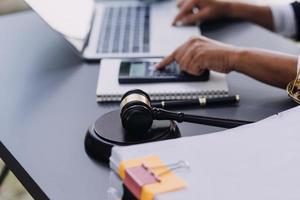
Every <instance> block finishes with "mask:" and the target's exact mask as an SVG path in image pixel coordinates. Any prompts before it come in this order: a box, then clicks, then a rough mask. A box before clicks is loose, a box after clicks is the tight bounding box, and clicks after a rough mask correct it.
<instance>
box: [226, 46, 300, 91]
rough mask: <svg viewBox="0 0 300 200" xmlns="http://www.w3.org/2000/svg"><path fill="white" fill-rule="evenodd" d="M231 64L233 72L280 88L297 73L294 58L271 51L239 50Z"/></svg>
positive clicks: (295, 58)
mask: <svg viewBox="0 0 300 200" xmlns="http://www.w3.org/2000/svg"><path fill="white" fill-rule="evenodd" d="M231 62H232V63H231V65H232V66H233V69H234V70H235V71H237V72H241V73H243V74H246V75H248V76H251V77H253V78H255V79H257V80H259V81H262V82H265V83H268V84H271V85H274V86H277V87H280V88H285V87H286V86H287V84H288V83H289V82H290V81H291V80H293V79H295V77H296V73H297V57H296V56H292V55H287V54H280V53H275V52H271V51H264V50H259V49H239V50H237V51H235V52H234V53H233V55H232V61H231Z"/></svg>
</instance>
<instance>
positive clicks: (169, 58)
mask: <svg viewBox="0 0 300 200" xmlns="http://www.w3.org/2000/svg"><path fill="white" fill-rule="evenodd" d="M174 59H175V51H174V52H173V53H172V54H171V55H169V56H167V57H165V58H164V59H163V60H162V61H161V62H160V63H158V64H157V65H156V69H163V68H165V67H166V66H167V65H169V64H171V63H172V62H173V61H174Z"/></svg>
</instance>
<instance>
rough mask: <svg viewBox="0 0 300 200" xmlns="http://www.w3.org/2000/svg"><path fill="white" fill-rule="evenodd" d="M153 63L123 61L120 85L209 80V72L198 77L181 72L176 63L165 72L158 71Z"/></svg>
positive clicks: (165, 69)
mask: <svg viewBox="0 0 300 200" xmlns="http://www.w3.org/2000/svg"><path fill="white" fill-rule="evenodd" d="M156 63H157V62H151V61H123V62H121V64H120V71H119V83H120V84H131V83H161V82H195V81H207V80H209V70H204V71H203V73H202V74H200V75H198V76H194V75H190V74H188V73H186V72H182V71H180V68H179V65H178V64H177V63H176V62H173V63H171V64H170V65H168V66H167V67H166V68H164V69H163V70H157V69H156V68H155V64H156Z"/></svg>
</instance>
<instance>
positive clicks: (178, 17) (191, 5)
mask: <svg viewBox="0 0 300 200" xmlns="http://www.w3.org/2000/svg"><path fill="white" fill-rule="evenodd" d="M194 6H195V2H194V1H193V0H190V1H189V2H186V3H184V5H183V6H182V7H181V8H180V11H179V13H178V14H177V15H176V17H175V18H174V20H173V22H172V24H173V25H176V23H177V22H178V21H180V20H181V19H182V18H183V17H184V16H185V15H186V13H188V12H191V11H192V10H193V8H194Z"/></svg>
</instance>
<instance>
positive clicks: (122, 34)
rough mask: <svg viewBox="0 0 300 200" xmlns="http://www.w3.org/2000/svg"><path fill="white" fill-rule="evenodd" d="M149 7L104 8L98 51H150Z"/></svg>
mask: <svg viewBox="0 0 300 200" xmlns="http://www.w3.org/2000/svg"><path fill="white" fill-rule="evenodd" d="M149 21H150V7H149V6H138V7H108V8H106V9H105V12H104V18H103V22H102V26H101V31H100V35H99V43H98V49H97V52H98V53H147V52H149V51H150V46H149V43H150V41H149V40H150V38H149V32H150V30H149V28H150V22H149Z"/></svg>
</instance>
